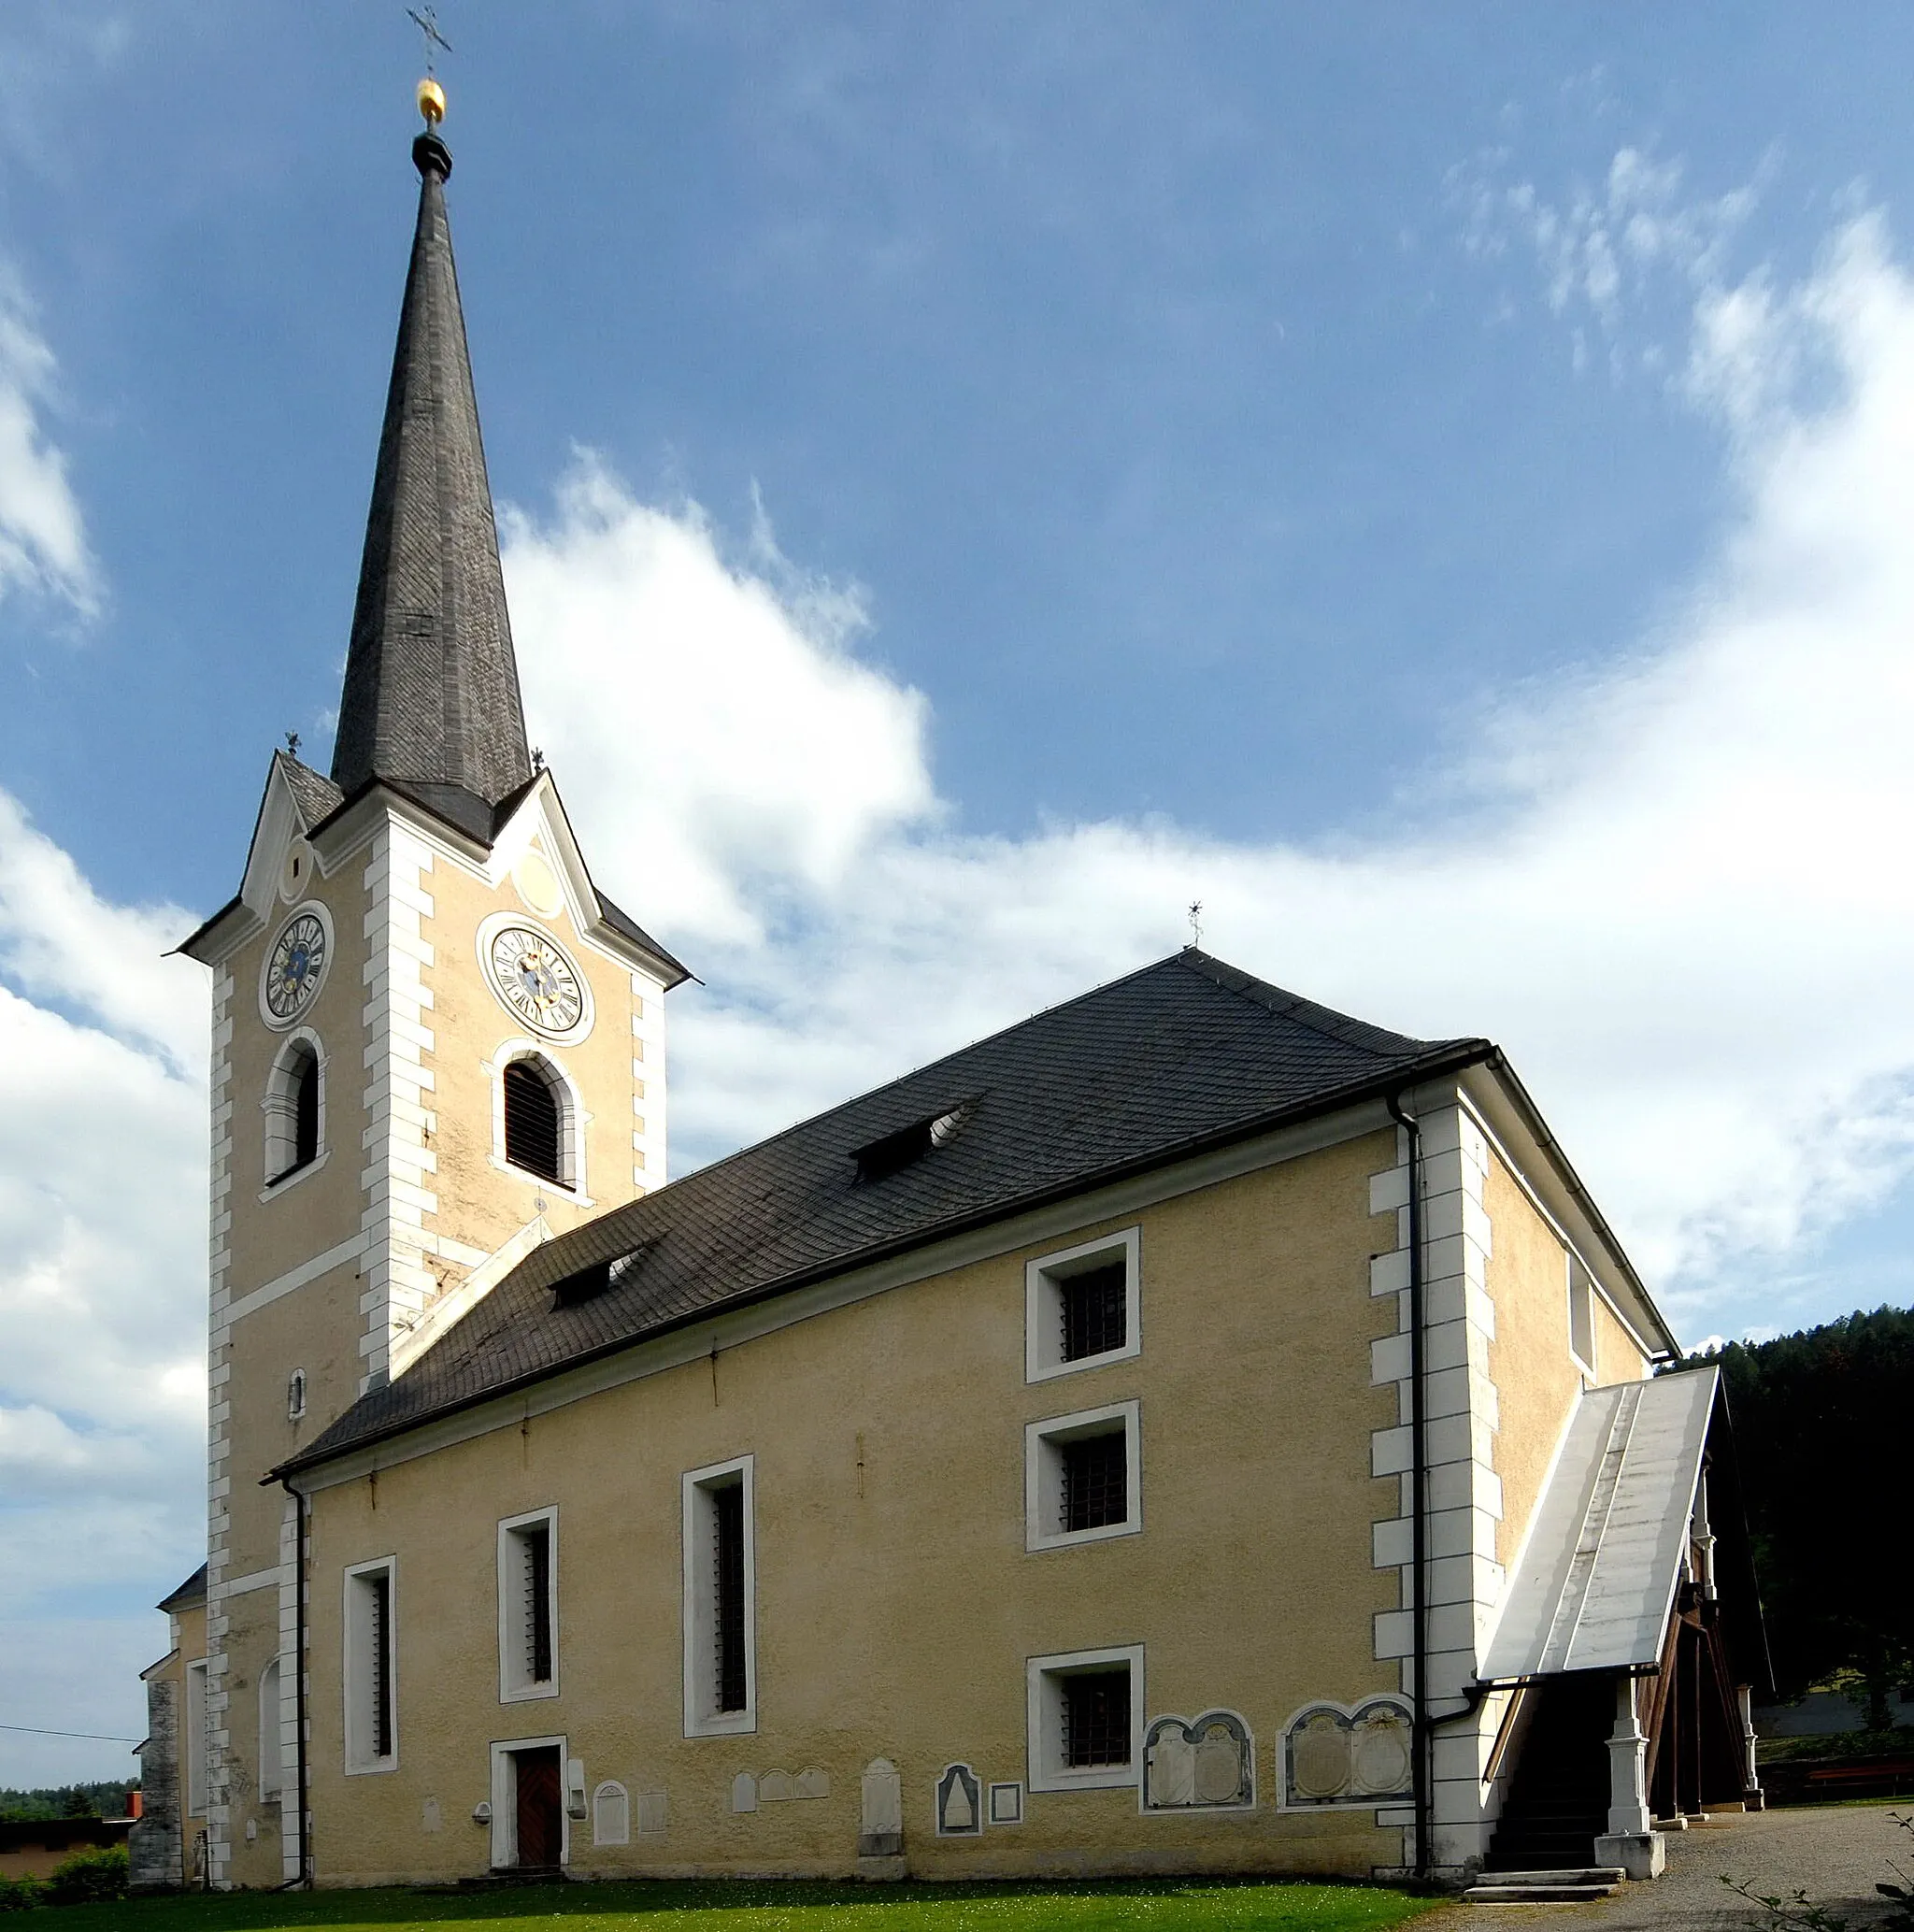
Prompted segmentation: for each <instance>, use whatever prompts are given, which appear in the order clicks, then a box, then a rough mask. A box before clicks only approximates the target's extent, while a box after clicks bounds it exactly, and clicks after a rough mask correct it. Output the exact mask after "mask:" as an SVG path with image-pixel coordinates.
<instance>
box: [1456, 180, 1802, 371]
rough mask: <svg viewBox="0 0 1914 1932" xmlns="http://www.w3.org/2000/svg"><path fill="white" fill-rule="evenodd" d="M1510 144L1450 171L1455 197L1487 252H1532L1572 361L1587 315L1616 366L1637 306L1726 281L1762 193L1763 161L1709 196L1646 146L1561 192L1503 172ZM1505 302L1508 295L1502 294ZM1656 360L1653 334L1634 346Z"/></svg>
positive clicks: (1646, 360) (1468, 241) (1580, 361)
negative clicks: (1568, 329)
mask: <svg viewBox="0 0 1914 1932" xmlns="http://www.w3.org/2000/svg"><path fill="white" fill-rule="evenodd" d="M1508 162H1509V155H1508V152H1507V150H1501V149H1498V150H1490V151H1488V152H1486V153H1484V154H1481V155H1478V156H1477V158H1476V159H1475V160H1474V161H1473V162H1470V163H1468V164H1467V165H1464V166H1461V167H1457V168H1455V169H1453V170H1452V171H1451V172H1450V177H1449V184H1448V185H1449V193H1450V204H1451V205H1452V206H1453V207H1454V208H1456V209H1457V210H1458V211H1459V213H1460V214H1461V216H1462V218H1463V223H1464V226H1463V242H1464V247H1465V248H1466V249H1467V250H1469V252H1470V253H1471V254H1473V255H1475V256H1477V257H1478V258H1479V259H1484V260H1493V259H1495V258H1499V257H1502V256H1505V255H1507V254H1508V253H1510V252H1511V251H1512V250H1519V251H1521V252H1523V253H1525V254H1533V256H1534V258H1535V263H1536V265H1537V266H1538V267H1539V268H1540V270H1541V273H1542V281H1543V292H1544V295H1545V298H1546V300H1547V302H1548V306H1549V308H1550V312H1551V313H1553V314H1554V315H1556V316H1559V317H1562V318H1564V319H1565V320H1567V321H1568V322H1570V323H1571V324H1572V334H1571V340H1572V342H1573V343H1574V347H1575V361H1576V367H1577V368H1578V370H1579V369H1580V368H1582V367H1583V366H1585V365H1586V363H1587V360H1588V355H1589V336H1588V329H1587V326H1586V325H1587V324H1588V323H1589V322H1593V324H1594V329H1595V334H1596V336H1598V337H1599V338H1605V339H1607V341H1608V343H1609V358H1608V359H1609V366H1610V368H1611V370H1613V371H1615V372H1617V373H1620V372H1621V369H1622V368H1623V367H1624V366H1625V365H1626V363H1627V361H1628V360H1629V358H1628V356H1626V355H1624V353H1623V351H1622V348H1621V343H1620V342H1619V340H1618V338H1619V337H1620V336H1621V334H1622V331H1623V325H1624V322H1625V321H1626V319H1627V314H1628V310H1629V308H1630V306H1631V304H1636V303H1639V302H1640V301H1642V300H1643V298H1645V297H1646V296H1648V295H1649V294H1650V293H1651V292H1660V291H1663V290H1664V289H1672V290H1673V292H1674V293H1676V295H1677V296H1678V298H1679V299H1680V300H1681V301H1682V303H1683V304H1684V306H1685V304H1686V303H1687V302H1688V301H1690V300H1693V297H1694V295H1695V293H1697V292H1699V291H1707V290H1718V289H1720V288H1721V284H1722V282H1723V281H1724V279H1725V278H1726V275H1727V267H1728V258H1729V254H1730V250H1731V249H1732V247H1733V244H1734V243H1735V239H1736V237H1737V236H1739V235H1740V234H1741V233H1742V231H1743V229H1744V228H1745V227H1746V225H1747V223H1748V221H1749V218H1750V216H1751V215H1752V214H1753V212H1754V210H1755V208H1756V206H1757V204H1758V203H1759V200H1760V194H1761V187H1762V182H1763V179H1764V177H1765V175H1766V174H1767V173H1768V169H1767V168H1766V167H1765V166H1764V168H1763V169H1762V170H1761V171H1760V172H1759V173H1758V174H1757V177H1756V179H1754V180H1753V181H1750V182H1748V183H1746V184H1744V185H1743V186H1741V187H1739V188H1735V189H1731V190H1730V191H1729V192H1728V193H1725V194H1720V195H1715V196H1712V197H1702V196H1695V195H1692V194H1690V193H1688V192H1687V181H1686V179H1685V170H1684V168H1683V166H1682V165H1681V163H1680V162H1678V161H1661V160H1658V159H1657V158H1656V157H1655V156H1654V155H1652V154H1650V153H1647V152H1645V151H1644V150H1641V149H1639V148H1634V147H1628V148H1622V149H1621V150H1618V151H1617V152H1616V154H1615V156H1614V158H1613V159H1612V160H1611V161H1610V162H1609V164H1608V168H1607V173H1606V175H1605V176H1604V178H1603V179H1602V180H1601V181H1600V182H1599V183H1598V184H1595V185H1593V186H1591V185H1588V184H1586V183H1584V184H1579V185H1578V186H1577V187H1576V188H1575V189H1573V190H1572V191H1571V193H1569V194H1568V195H1567V196H1565V197H1564V198H1561V199H1555V198H1551V197H1550V196H1549V195H1547V194H1544V193H1542V191H1541V190H1540V189H1539V188H1537V187H1536V185H1535V182H1533V181H1510V180H1508V179H1507V166H1508ZM1505 300H1506V298H1505ZM1635 358H1636V359H1637V360H1638V361H1639V362H1640V364H1641V365H1643V366H1645V367H1649V368H1659V367H1660V366H1661V365H1662V362H1663V360H1664V354H1663V350H1662V347H1661V345H1660V344H1659V343H1658V342H1656V341H1653V340H1650V341H1648V342H1646V343H1645V344H1643V345H1641V346H1639V348H1638V349H1636V350H1635Z"/></svg>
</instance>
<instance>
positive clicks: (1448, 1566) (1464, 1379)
mask: <svg viewBox="0 0 1914 1932" xmlns="http://www.w3.org/2000/svg"><path fill="white" fill-rule="evenodd" d="M1420 1125H1421V1154H1422V1202H1421V1223H1422V1308H1423V1321H1424V1330H1423V1337H1422V1347H1423V1398H1424V1402H1425V1405H1426V1407H1425V1410H1424V1424H1425V1429H1426V1438H1427V1445H1428V1470H1427V1484H1428V1487H1427V1507H1428V1512H1429V1515H1428V1525H1427V1528H1428V1570H1427V1581H1428V1591H1429V1604H1428V1615H1427V1620H1426V1628H1427V1637H1428V1645H1429V1650H1428V1658H1427V1667H1428V1696H1429V1698H1430V1700H1431V1704H1432V1707H1433V1709H1434V1710H1436V1712H1438V1713H1439V1712H1441V1711H1442V1710H1445V1709H1450V1708H1459V1707H1460V1705H1461V1703H1462V1700H1463V1696H1464V1691H1465V1688H1466V1686H1467V1685H1469V1684H1470V1683H1472V1682H1474V1681H1475V1678H1476V1674H1477V1667H1478V1658H1479V1655H1480V1650H1481V1645H1482V1643H1483V1642H1484V1640H1485V1639H1486V1638H1487V1636H1488V1633H1489V1630H1490V1628H1491V1626H1492V1624H1493V1618H1494V1614H1495V1610H1496V1608H1497V1606H1498V1605H1499V1603H1500V1601H1501V1596H1502V1591H1503V1588H1504V1585H1505V1583H1506V1581H1507V1579H1506V1577H1505V1575H1504V1572H1503V1569H1502V1567H1501V1566H1500V1565H1499V1564H1498V1563H1497V1562H1496V1561H1495V1526H1496V1524H1497V1523H1498V1522H1499V1521H1500V1520H1501V1516H1502V1482H1501V1479H1500V1478H1499V1477H1498V1476H1497V1475H1496V1473H1495V1437H1496V1432H1497V1429H1498V1427H1499V1418H1498V1412H1497V1400H1496V1392H1495V1385H1494V1383H1493V1381H1490V1379H1489V1343H1490V1342H1491V1341H1492V1340H1493V1338H1494V1334H1495V1308H1494V1304H1493V1302H1492V1301H1491V1299H1490V1297H1489V1292H1488V1263H1489V1256H1490V1253H1491V1252H1492V1244H1493V1230H1492V1228H1491V1227H1490V1224H1489V1216H1488V1212H1487V1210H1486V1209H1485V1208H1484V1206H1483V1198H1482V1196H1483V1182H1484V1181H1485V1179H1486V1177H1487V1174H1488V1168H1489V1149H1488V1143H1487V1141H1486V1140H1485V1138H1483V1136H1482V1133H1481V1130H1480V1129H1479V1128H1478V1126H1477V1124H1476V1123H1475V1121H1474V1120H1473V1119H1472V1118H1471V1117H1470V1115H1469V1114H1468V1113H1467V1111H1466V1110H1465V1109H1463V1108H1462V1107H1460V1106H1458V1105H1456V1104H1454V1103H1453V1102H1451V1103H1450V1104H1448V1105H1446V1106H1436V1107H1431V1108H1429V1109H1426V1110H1425V1111H1424V1112H1423V1113H1422V1114H1421V1121H1420ZM1408 1185H1409V1175H1408V1136H1407V1133H1405V1132H1402V1131H1400V1130H1399V1131H1398V1133H1397V1136H1396V1165H1395V1166H1393V1167H1389V1168H1385V1169H1384V1170H1383V1171H1382V1172H1381V1173H1379V1174H1377V1175H1374V1176H1372V1177H1371V1179H1370V1182H1369V1205H1370V1211H1371V1212H1372V1213H1382V1212H1386V1211H1387V1210H1388V1209H1392V1208H1393V1209H1396V1216H1397V1237H1396V1247H1395V1249H1394V1250H1393V1252H1388V1253H1384V1254H1379V1255H1378V1256H1377V1257H1376V1259H1375V1260H1374V1261H1373V1262H1372V1263H1371V1264H1370V1281H1369V1287H1370V1293H1371V1294H1373V1295H1391V1296H1393V1297H1394V1299H1395V1303H1396V1332H1395V1333H1394V1334H1393V1335H1390V1336H1387V1337H1385V1338H1383V1339H1382V1340H1380V1341H1378V1342H1376V1343H1375V1344H1374V1345H1373V1347H1372V1350H1371V1357H1370V1380H1371V1382H1372V1384H1374V1385H1376V1386H1383V1385H1387V1384H1390V1383H1393V1384H1394V1386H1395V1389H1396V1421H1395V1423H1394V1424H1393V1425H1392V1426H1390V1427H1387V1428H1383V1429H1378V1430H1376V1431H1375V1432H1374V1433H1373V1435H1372V1438H1371V1442H1370V1467H1371V1470H1372V1472H1373V1473H1374V1474H1376V1475H1378V1476H1397V1477H1399V1478H1400V1481H1401V1502H1400V1507H1399V1510H1398V1513H1397V1514H1396V1515H1395V1516H1393V1517H1389V1518H1386V1519H1384V1520H1383V1521H1381V1522H1379V1523H1378V1524H1376V1525H1375V1529H1374V1538H1375V1553H1374V1561H1375V1563H1376V1565H1377V1567H1378V1568H1388V1569H1394V1570H1396V1571H1397V1572H1398V1575H1399V1578H1400V1583H1399V1590H1400V1595H1399V1597H1398V1602H1399V1604H1400V1606H1401V1607H1400V1608H1399V1609H1397V1610H1385V1611H1384V1612H1382V1613H1381V1614H1380V1615H1379V1616H1378V1617H1377V1619H1376V1632H1375V1641H1376V1654H1377V1656H1378V1658H1395V1659H1399V1660H1400V1667H1401V1671H1402V1687H1403V1690H1404V1691H1405V1693H1407V1694H1408V1695H1409V1696H1414V1695H1415V1691H1416V1681H1415V1601H1416V1576H1415V1567H1414V1550H1415V1524H1414V1475H1413V1468H1414V1455H1415V1445H1414V1431H1413V1427H1412V1423H1413V1417H1414V1391H1413V1387H1412V1384H1411V1381H1410V1359H1411V1357H1410V1347H1411V1336H1410V1328H1411V1325H1412V1324H1411V1311H1410V1306H1409V1253H1408V1221H1409V1214H1408ZM1492 1744H1493V1729H1492V1728H1491V1727H1490V1726H1489V1724H1487V1723H1486V1721H1485V1720H1481V1719H1478V1722H1477V1723H1476V1724H1474V1725H1473V1726H1470V1727H1467V1728H1465V1729H1464V1730H1463V1732H1462V1734H1461V1735H1456V1734H1455V1733H1454V1732H1453V1731H1444V1732H1441V1733H1439V1734H1438V1735H1437V1737H1436V1744H1435V1750H1434V1753H1433V1759H1434V1762H1433V1767H1432V1774H1433V1784H1432V1791H1431V1797H1432V1810H1433V1821H1432V1822H1433V1825H1434V1836H1435V1844H1434V1847H1433V1850H1434V1854H1435V1857H1436V1860H1437V1862H1438V1863H1440V1864H1441V1865H1444V1866H1448V1867H1451V1868H1454V1867H1460V1866H1461V1865H1462V1864H1463V1863H1464V1861H1465V1860H1467V1859H1468V1858H1471V1857H1475V1858H1479V1857H1481V1856H1482V1855H1483V1853H1485V1852H1486V1851H1487V1839H1488V1835H1489V1832H1490V1830H1491V1828H1492V1826H1493V1820H1492V1819H1488V1818H1485V1816H1484V1812H1483V1805H1482V1783H1481V1779H1482V1772H1483V1769H1484V1767H1486V1764H1487V1757H1488V1752H1489V1750H1490V1748H1491V1746H1492ZM1412 1856H1413V1848H1412V1846H1411V1845H1410V1843H1409V1834H1408V1833H1405V1841H1404V1853H1403V1863H1404V1864H1405V1865H1406V1866H1407V1864H1408V1863H1409V1862H1410V1860H1411V1858H1412Z"/></svg>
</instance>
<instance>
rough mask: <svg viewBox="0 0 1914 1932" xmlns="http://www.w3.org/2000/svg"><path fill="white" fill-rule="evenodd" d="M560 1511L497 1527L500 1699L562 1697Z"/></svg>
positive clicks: (536, 1512) (512, 1520) (511, 1518)
mask: <svg viewBox="0 0 1914 1932" xmlns="http://www.w3.org/2000/svg"><path fill="white" fill-rule="evenodd" d="M557 1556H558V1511H557V1510H533V1511H531V1512H530V1513H528V1514H526V1515H523V1516H508V1517H507V1518H506V1519H505V1521H504V1522H502V1523H501V1524H499V1525H498V1695H499V1699H500V1701H501V1702H502V1703H507V1704H509V1703H514V1702H517V1701H518V1700H519V1699H521V1698H524V1697H555V1696H558V1637H557V1633H558V1563H557Z"/></svg>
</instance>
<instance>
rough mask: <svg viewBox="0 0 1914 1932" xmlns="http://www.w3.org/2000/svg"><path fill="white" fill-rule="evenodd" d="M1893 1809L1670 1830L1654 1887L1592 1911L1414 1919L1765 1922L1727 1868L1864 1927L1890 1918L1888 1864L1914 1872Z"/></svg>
mask: <svg viewBox="0 0 1914 1932" xmlns="http://www.w3.org/2000/svg"><path fill="white" fill-rule="evenodd" d="M1890 1811H1899V1812H1901V1813H1902V1814H1904V1815H1905V1814H1907V1813H1909V1812H1914V1803H1907V1804H1894V1805H1841V1806H1835V1805H1829V1806H1821V1805H1790V1806H1788V1807H1786V1808H1785V1809H1782V1810H1774V1811H1750V1812H1747V1813H1745V1814H1743V1815H1740V1816H1735V1815H1734V1814H1732V1813H1731V1814H1727V1815H1724V1816H1721V1817H1718V1818H1715V1819H1713V1820H1711V1821H1710V1822H1709V1823H1708V1824H1707V1825H1695V1826H1693V1828H1692V1829H1690V1830H1688V1831H1681V1832H1670V1833H1669V1834H1668V1869H1667V1870H1666V1871H1665V1872H1664V1873H1663V1875H1662V1876H1661V1877H1660V1878H1659V1879H1657V1880H1655V1881H1654V1882H1652V1883H1650V1884H1633V1885H1624V1886H1623V1887H1622V1888H1621V1891H1620V1892H1618V1893H1617V1894H1616V1895H1615V1896H1614V1897H1612V1898H1605V1899H1602V1900H1601V1901H1600V1902H1599V1903H1597V1904H1593V1905H1450V1906H1444V1907H1441V1908H1440V1909H1438V1910H1437V1911H1434V1912H1431V1913H1430V1914H1429V1915H1428V1916H1427V1917H1426V1918H1421V1919H1417V1920H1415V1921H1413V1924H1414V1925H1415V1926H1416V1927H1417V1932H1501V1928H1503V1927H1508V1928H1510V1932H1513V1928H1515V1927H1518V1926H1534V1925H1564V1926H1569V1925H1572V1926H1575V1927H1577V1928H1578V1932H1579V1928H1580V1927H1582V1926H1584V1925H1586V1926H1587V1927H1589V1928H1590V1932H1634V1928H1635V1927H1637V1926H1639V1927H1649V1926H1652V1927H1654V1928H1655V1932H1739V1928H1742V1927H1745V1926H1751V1925H1755V1924H1757V1923H1758V1922H1759V1921H1761V1920H1764V1919H1765V1917H1766V1914H1765V1913H1764V1912H1763V1911H1761V1909H1760V1908H1759V1907H1758V1906H1750V1905H1747V1904H1745V1903H1744V1902H1743V1901H1742V1900H1740V1899H1738V1898H1736V1897H1735V1896H1734V1895H1733V1894H1732V1893H1731V1892H1730V1891H1729V1890H1728V1888H1727V1886H1725V1885H1724V1884H1722V1882H1721V1874H1722V1873H1723V1872H1726V1873H1727V1874H1728V1875H1729V1876H1730V1877H1732V1878H1734V1879H1735V1880H1736V1881H1737V1882H1738V1881H1741V1880H1747V1881H1748V1882H1750V1883H1751V1884H1752V1885H1753V1886H1754V1889H1755V1890H1756V1891H1757V1892H1767V1893H1773V1894H1777V1895H1778V1896H1781V1897H1783V1898H1792V1897H1793V1895H1794V1894H1795V1892H1797V1891H1803V1892H1806V1893H1807V1896H1808V1897H1809V1898H1810V1899H1812V1900H1813V1901H1814V1903H1815V1904H1817V1905H1822V1906H1826V1907H1827V1908H1828V1909H1829V1910H1830V1911H1837V1912H1840V1913H1842V1914H1843V1915H1844V1916H1846V1917H1849V1918H1851V1919H1854V1920H1855V1921H1856V1922H1857V1923H1862V1924H1864V1923H1865V1922H1866V1921H1867V1920H1868V1919H1870V1918H1874V1917H1878V1916H1879V1915H1880V1913H1882V1912H1884V1911H1886V1910H1887V1909H1888V1908H1887V1902H1886V1900H1884V1899H1883V1898H1881V1897H1880V1896H1878V1894H1877V1893H1876V1891H1875V1889H1874V1886H1875V1882H1876V1880H1878V1879H1890V1880H1891V1879H1892V1878H1893V1872H1892V1871H1891V1870H1890V1869H1889V1867H1888V1861H1889V1860H1890V1859H1893V1861H1894V1862H1895V1863H1896V1864H1897V1865H1899V1866H1900V1867H1901V1868H1902V1870H1903V1871H1907V1872H1914V1833H1908V1832H1906V1831H1903V1830H1901V1829H1900V1828H1899V1827H1898V1826H1897V1825H1894V1823H1893V1820H1892V1819H1890V1818H1889V1816H1888V1813H1889V1812H1890Z"/></svg>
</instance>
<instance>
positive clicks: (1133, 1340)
mask: <svg viewBox="0 0 1914 1932" xmlns="http://www.w3.org/2000/svg"><path fill="white" fill-rule="evenodd" d="M1141 1251H1142V1231H1141V1229H1139V1228H1134V1227H1130V1228H1124V1229H1122V1230H1121V1232H1119V1233H1117V1234H1112V1235H1099V1236H1098V1237H1097V1238H1096V1239H1095V1240H1093V1241H1084V1242H1081V1243H1079V1244H1078V1246H1077V1247H1074V1248H1065V1249H1064V1250H1063V1251H1061V1252H1059V1253H1055V1254H1046V1255H1043V1256H1041V1257H1040V1258H1039V1259H1037V1260H1036V1261H1033V1262H1029V1263H1027V1264H1026V1265H1025V1267H1024V1271H1023V1281H1024V1318H1023V1320H1024V1329H1023V1348H1024V1380H1025V1381H1046V1380H1048V1379H1049V1378H1050V1376H1053V1375H1068V1374H1071V1373H1074V1372H1075V1371H1077V1370H1078V1369H1083V1368H1097V1367H1102V1366H1103V1365H1104V1364H1105V1363H1107V1362H1121V1361H1123V1360H1125V1359H1126V1358H1127V1357H1129V1356H1131V1355H1135V1354H1136V1353H1138V1352H1140V1350H1141V1346H1142V1342H1141V1337H1140V1335H1139V1332H1138V1327H1137V1298H1138V1286H1137V1276H1138V1262H1139V1257H1140V1254H1141Z"/></svg>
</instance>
